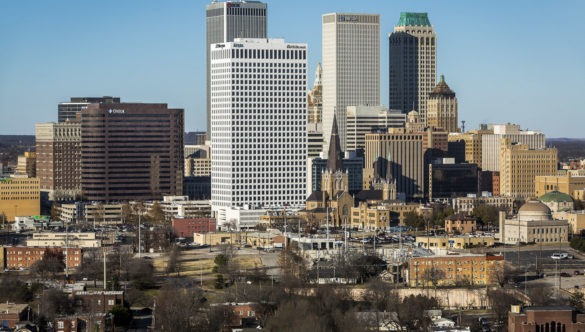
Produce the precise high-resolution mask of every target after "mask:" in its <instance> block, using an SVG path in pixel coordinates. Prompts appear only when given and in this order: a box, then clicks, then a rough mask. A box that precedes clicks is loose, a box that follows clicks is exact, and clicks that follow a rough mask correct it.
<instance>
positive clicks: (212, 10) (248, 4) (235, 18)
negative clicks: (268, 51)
mask: <svg viewBox="0 0 585 332" xmlns="http://www.w3.org/2000/svg"><path fill="white" fill-rule="evenodd" d="M266 12H267V6H266V4H265V3H262V2H260V1H215V0H214V1H213V2H212V3H210V4H209V5H207V6H206V8H205V14H206V15H205V16H206V30H207V39H206V42H205V46H206V48H207V51H206V52H207V53H206V55H207V69H206V71H207V120H206V121H207V139H209V138H210V137H211V134H210V130H211V106H210V103H211V99H210V93H211V92H210V90H209V85H210V84H211V83H210V77H209V75H210V71H209V70H210V69H209V63H210V59H209V49H210V46H211V44H216V43H227V42H231V41H234V39H235V38H266V36H267V31H266V30H267V26H266ZM198 128H200V127H199V126H198Z"/></svg>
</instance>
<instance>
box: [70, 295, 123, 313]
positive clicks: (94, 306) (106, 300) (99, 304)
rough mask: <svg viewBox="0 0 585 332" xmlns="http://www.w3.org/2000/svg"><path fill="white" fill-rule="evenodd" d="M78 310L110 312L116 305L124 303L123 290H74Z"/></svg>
mask: <svg viewBox="0 0 585 332" xmlns="http://www.w3.org/2000/svg"><path fill="white" fill-rule="evenodd" d="M73 297H74V298H75V299H76V303H75V306H76V307H77V308H76V309H77V311H79V312H84V313H92V312H109V311H110V310H112V308H113V307H114V306H116V305H118V306H122V305H124V292H123V291H79V292H73Z"/></svg>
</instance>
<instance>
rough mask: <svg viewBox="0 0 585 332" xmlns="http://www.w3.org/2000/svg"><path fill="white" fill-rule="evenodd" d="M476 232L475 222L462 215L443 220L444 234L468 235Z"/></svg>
mask: <svg viewBox="0 0 585 332" xmlns="http://www.w3.org/2000/svg"><path fill="white" fill-rule="evenodd" d="M476 230H477V220H476V219H475V218H474V217H468V216H466V215H465V214H464V213H457V214H454V215H451V216H449V217H447V218H446V219H445V232H447V233H448V234H453V233H459V234H469V233H474V232H475V231H476Z"/></svg>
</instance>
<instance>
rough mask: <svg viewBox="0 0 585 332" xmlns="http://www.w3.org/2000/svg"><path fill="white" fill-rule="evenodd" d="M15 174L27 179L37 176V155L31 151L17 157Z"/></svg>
mask: <svg viewBox="0 0 585 332" xmlns="http://www.w3.org/2000/svg"><path fill="white" fill-rule="evenodd" d="M16 174H18V175H26V176H28V177H29V178H34V177H36V176H37V153H36V152H32V151H25V152H24V155H22V156H18V164H17V165H16Z"/></svg>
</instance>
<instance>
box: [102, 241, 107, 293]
mask: <svg viewBox="0 0 585 332" xmlns="http://www.w3.org/2000/svg"><path fill="white" fill-rule="evenodd" d="M102 251H103V253H104V290H107V285H108V283H107V281H106V250H105V249H102Z"/></svg>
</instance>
